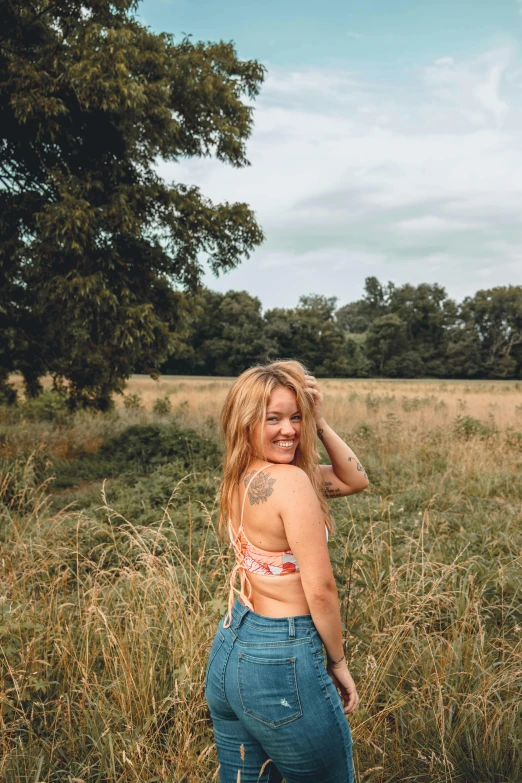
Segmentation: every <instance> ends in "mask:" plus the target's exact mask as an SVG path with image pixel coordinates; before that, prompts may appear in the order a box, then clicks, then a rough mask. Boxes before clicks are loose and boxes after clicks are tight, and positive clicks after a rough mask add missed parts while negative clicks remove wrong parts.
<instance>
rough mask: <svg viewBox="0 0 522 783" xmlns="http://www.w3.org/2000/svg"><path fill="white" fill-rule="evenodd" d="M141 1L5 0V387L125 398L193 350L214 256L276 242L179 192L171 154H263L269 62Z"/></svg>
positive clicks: (0, 243) (0, 160) (228, 258)
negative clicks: (168, 29)
mask: <svg viewBox="0 0 522 783" xmlns="http://www.w3.org/2000/svg"><path fill="white" fill-rule="evenodd" d="M136 6H137V3H136V2H135V0H119V2H117V3H100V2H99V1H98V0H85V1H84V2H81V3H80V2H77V1H76V0H71V1H70V2H59V3H49V2H47V0H35V1H34V2H32V3H29V4H27V3H19V2H15V0H6V2H4V3H2V5H1V8H0V27H1V29H2V37H1V39H0V71H1V72H2V74H4V77H5V78H3V79H2V81H1V83H0V113H1V116H2V124H1V131H0V132H1V135H2V145H1V147H0V168H1V171H2V176H1V178H0V255H1V258H2V263H1V265H0V365H1V367H2V374H1V375H0V387H2V394H3V396H4V398H5V397H9V395H11V396H12V393H11V392H10V391H9V387H8V386H7V385H6V384H7V373H8V372H12V371H18V372H20V373H21V374H22V375H23V377H24V381H25V386H26V391H27V393H28V394H29V395H30V396H35V395H37V394H38V392H39V391H40V390H41V385H40V378H41V377H42V375H44V374H46V373H51V374H52V375H53V376H54V377H55V378H57V379H67V380H68V381H69V384H68V387H67V388H68V392H69V394H70V398H71V401H72V403H73V404H75V405H93V406H95V407H98V408H101V409H107V408H108V407H109V406H110V396H111V394H112V393H113V392H121V391H122V389H123V385H124V380H125V379H126V378H127V377H128V376H129V375H130V373H131V372H133V371H144V372H148V373H151V374H155V373H157V371H158V367H159V366H160V364H161V363H162V362H163V361H164V360H165V359H166V358H167V357H168V356H169V355H171V354H172V353H173V352H174V353H177V352H181V353H182V352H183V350H184V346H185V337H186V324H187V321H188V320H189V319H188V312H189V310H190V308H191V302H190V299H189V298H187V292H190V291H195V290H196V289H197V288H198V285H199V282H200V278H201V276H202V272H203V266H202V258H206V259H207V261H208V264H209V266H210V268H211V269H212V271H214V272H215V273H219V272H222V271H226V270H229V269H232V268H234V267H235V266H237V264H238V263H239V262H240V259H241V258H242V257H243V256H245V255H246V256H248V254H249V252H250V251H251V250H252V249H253V248H254V247H255V246H256V245H258V244H259V243H260V242H261V241H262V232H261V230H260V229H259V227H258V225H257V223H256V221H255V218H254V215H253V213H252V212H251V210H250V209H249V208H248V207H247V205H246V204H241V203H236V204H228V203H224V204H219V205H214V204H212V203H211V202H210V201H209V200H208V199H206V198H205V197H204V196H203V195H202V194H201V193H200V192H199V190H198V188H196V187H188V186H185V185H182V184H172V185H166V184H165V183H164V182H163V181H162V180H161V179H160V177H159V176H158V174H157V172H156V168H155V166H156V161H157V160H158V158H162V159H164V160H170V161H177V160H179V159H180V158H186V157H187V156H197V157H203V156H207V155H211V154H213V155H215V156H216V157H217V158H218V159H219V160H222V161H224V162H226V163H229V164H231V165H233V166H244V165H247V163H248V161H247V159H246V156H245V142H246V139H247V138H248V136H249V134H250V132H251V129H252V112H253V109H252V106H251V101H252V99H253V98H255V96H256V95H257V93H258V91H259V88H260V85H261V83H262V80H263V76H264V69H263V67H262V66H261V65H259V63H257V62H256V61H242V60H240V59H239V58H238V57H237V54H236V51H235V49H234V46H233V45H232V44H230V43H223V42H220V43H206V44H204V43H200V42H198V43H193V42H192V41H191V40H190V39H189V38H183V39H181V40H179V41H175V40H174V39H173V37H172V36H171V35H167V34H155V33H153V32H152V31H151V30H150V29H149V28H147V27H145V26H143V25H141V24H140V23H139V22H138V21H137V19H136V18H135V16H134V15H133V12H134V11H135V9H136Z"/></svg>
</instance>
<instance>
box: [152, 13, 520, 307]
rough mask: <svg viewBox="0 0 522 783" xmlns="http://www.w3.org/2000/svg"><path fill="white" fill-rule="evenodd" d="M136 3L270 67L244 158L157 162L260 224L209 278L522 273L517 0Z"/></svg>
mask: <svg viewBox="0 0 522 783" xmlns="http://www.w3.org/2000/svg"><path fill="white" fill-rule="evenodd" d="M138 15H139V17H140V18H141V20H142V21H143V22H144V23H145V24H147V25H149V26H150V27H152V28H153V29H154V30H156V31H160V30H164V31H167V32H170V33H173V34H174V35H175V36H180V37H181V36H182V34H183V33H191V34H192V36H193V38H194V39H202V40H214V41H215V40H219V39H222V40H227V41H228V40H233V41H234V42H235V44H236V47H237V50H238V53H239V55H240V56H241V57H243V58H256V59H258V60H259V61H260V62H262V63H263V64H264V65H265V66H266V68H267V77H266V81H265V83H264V85H263V88H262V91H261V94H260V96H259V98H258V99H257V100H256V104H255V105H256V109H255V129H254V133H253V135H252V136H251V138H250V140H249V142H248V148H247V151H248V158H249V160H250V162H251V164H252V165H251V166H250V167H249V168H247V169H240V170H236V169H232V168H231V167H229V166H225V165H223V164H220V163H219V162H216V161H213V160H210V159H205V160H187V161H184V162H182V163H180V164H172V163H162V164H160V167H159V168H160V171H161V173H162V175H163V176H164V177H165V179H166V180H167V181H178V182H186V183H193V184H196V185H198V186H200V187H201V189H202V192H203V193H204V194H205V195H207V196H209V197H211V198H212V199H213V200H214V201H220V200H229V201H246V202H247V203H248V204H250V206H251V207H252V208H253V209H254V210H255V212H256V216H257V218H258V221H259V222H260V224H261V226H262V227H263V230H264V232H265V235H266V241H265V243H264V244H263V245H262V246H261V247H260V248H259V249H258V250H256V251H255V253H254V254H253V255H252V256H251V257H250V259H249V260H245V261H243V263H242V264H241V265H240V266H239V267H238V269H236V270H234V271H233V272H230V273H228V274H226V275H224V276H222V277H220V278H215V277H214V276H212V275H211V274H210V273H209V274H208V276H207V278H206V281H205V282H206V283H207V285H209V286H210V287H211V288H213V289H215V290H220V291H227V290H229V289H235V290H247V291H249V292H250V293H251V294H253V295H255V296H258V297H259V298H260V299H261V301H262V303H263V306H264V307H265V308H268V307H275V306H278V307H281V306H286V307H293V306H295V304H296V303H297V300H298V298H299V296H301V295H302V294H308V293H312V292H313V293H320V294H325V295H327V296H337V297H338V303H339V305H342V304H345V303H346V302H349V301H353V300H354V299H357V298H359V296H360V295H361V292H362V289H363V285H364V279H365V277H367V276H369V275H375V276H377V277H378V278H379V279H380V280H381V281H383V282H386V281H388V280H392V281H393V282H395V283H396V284H397V285H400V284H403V283H414V284H418V283H421V282H437V283H439V284H441V285H443V286H445V287H446V290H447V291H448V294H449V295H450V296H452V297H454V298H455V299H457V300H461V299H462V298H463V297H464V296H467V295H471V294H473V293H474V292H475V291H477V290H479V289H481V288H491V287H493V286H496V285H507V284H515V285H521V284H522V228H521V226H522V223H521V216H522V46H521V42H522V0H496V2H493V0H364V2H363V0H358V2H354V0H323V1H322V2H321V3H318V2H315V1H314V0H258V2H253V0H219V2H218V0H144V2H142V4H141V5H140V7H139V11H138Z"/></svg>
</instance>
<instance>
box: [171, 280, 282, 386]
mask: <svg viewBox="0 0 522 783" xmlns="http://www.w3.org/2000/svg"><path fill="white" fill-rule="evenodd" d="M195 305H196V306H195V308H194V315H193V317H192V319H191V325H190V333H189V337H188V341H187V342H188V345H189V350H188V351H186V352H185V353H184V355H178V356H172V357H171V358H170V359H169V361H168V362H167V363H166V364H165V366H164V367H163V368H162V369H163V370H165V371H167V372H174V373H181V374H185V373H188V374H198V375H237V374H238V373H240V372H242V371H243V370H246V369H247V367H250V366H251V365H253V364H260V363H264V362H266V361H267V360H268V354H269V351H270V347H271V343H270V341H269V340H268V338H267V337H266V335H265V330H264V323H263V317H262V315H261V302H260V300H259V299H258V298H257V297H254V296H251V295H250V294H249V293H247V292H246V291H228V292H227V293H226V294H221V293H218V292H216V291H209V290H208V289H203V290H202V291H201V293H200V294H199V295H198V296H197V297H196V298H195Z"/></svg>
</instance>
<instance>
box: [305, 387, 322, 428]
mask: <svg viewBox="0 0 522 783" xmlns="http://www.w3.org/2000/svg"><path fill="white" fill-rule="evenodd" d="M305 383H306V387H305V390H306V391H307V392H308V393H309V394H311V395H312V397H313V398H314V419H315V422H316V424H318V423H319V422H320V421H321V420H322V418H323V395H322V394H321V391H320V389H319V386H318V385H317V381H316V379H315V376H314V375H305Z"/></svg>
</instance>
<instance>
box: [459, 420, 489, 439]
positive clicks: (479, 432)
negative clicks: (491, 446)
mask: <svg viewBox="0 0 522 783" xmlns="http://www.w3.org/2000/svg"><path fill="white" fill-rule="evenodd" d="M453 432H454V433H455V435H456V436H457V438H459V439H460V440H470V439H471V438H480V439H482V440H486V439H487V438H491V436H492V435H494V434H495V432H496V430H495V428H494V427H492V426H491V425H488V424H484V422H482V421H480V419H474V418H473V416H467V415H459V416H457V417H456V418H455V421H454V422H453Z"/></svg>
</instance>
